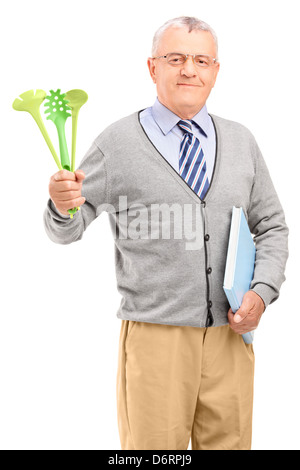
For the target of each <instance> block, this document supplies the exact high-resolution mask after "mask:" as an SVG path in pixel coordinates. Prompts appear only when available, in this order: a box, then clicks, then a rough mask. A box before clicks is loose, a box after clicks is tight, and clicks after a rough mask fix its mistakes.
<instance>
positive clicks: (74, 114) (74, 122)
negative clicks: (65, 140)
mask: <svg viewBox="0 0 300 470" xmlns="http://www.w3.org/2000/svg"><path fill="white" fill-rule="evenodd" d="M77 121H78V111H75V112H74V111H73V110H72V151H71V152H72V165H71V171H75V153H76V135H77Z"/></svg>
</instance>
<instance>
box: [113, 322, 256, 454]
mask: <svg viewBox="0 0 300 470" xmlns="http://www.w3.org/2000/svg"><path fill="white" fill-rule="evenodd" d="M253 378H254V352H253V347H252V345H246V344H245V343H244V341H243V338H242V336H240V335H238V334H236V333H234V332H233V331H232V330H231V328H230V327H229V325H225V326H220V327H210V328H195V327H189V326H171V325H160V324H154V323H143V322H135V321H129V320H122V325H121V332H120V344H119V363H118V374H117V407H118V425H119V433H120V441H121V447H122V449H123V450H132V449H135V450H158V449H163V450H170V449H172V450H182V449H183V450H186V449H187V448H188V445H189V441H190V438H191V441H192V442H191V443H192V450H250V448H251V434H252V406H253Z"/></svg>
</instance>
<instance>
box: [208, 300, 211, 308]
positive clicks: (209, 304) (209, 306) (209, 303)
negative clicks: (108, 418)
mask: <svg viewBox="0 0 300 470" xmlns="http://www.w3.org/2000/svg"><path fill="white" fill-rule="evenodd" d="M211 307H212V301H211V300H209V302H208V308H211Z"/></svg>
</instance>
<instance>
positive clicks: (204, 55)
mask: <svg viewBox="0 0 300 470" xmlns="http://www.w3.org/2000/svg"><path fill="white" fill-rule="evenodd" d="M170 54H180V55H184V56H185V61H184V62H183V64H185V63H186V61H187V58H188V57H189V56H191V57H192V58H193V62H194V64H195V65H197V67H202V68H207V67H212V66H213V65H216V64H217V63H218V59H216V58H215V57H213V56H211V55H208V54H184V53H183V52H168V53H167V54H165V55H160V56H158V57H151V59H166V58H167V56H168V55H170ZM198 55H200V56H203V57H210V58H211V59H213V61H214V63H213V64H211V65H198V64H196V62H195V57H196V56H198ZM167 63H168V64H169V65H171V66H172V67H178V66H179V65H183V64H170V63H169V62H167Z"/></svg>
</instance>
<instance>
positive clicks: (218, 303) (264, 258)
mask: <svg viewBox="0 0 300 470" xmlns="http://www.w3.org/2000/svg"><path fill="white" fill-rule="evenodd" d="M211 117H212V120H213V123H214V126H215V130H216V137H217V149H216V159H215V167H214V172H213V177H212V180H211V183H210V187H209V190H208V192H207V194H206V196H205V198H204V200H203V201H201V200H200V199H199V197H198V196H197V195H196V194H195V193H194V191H193V190H192V189H191V188H190V187H189V186H188V184H187V183H186V182H185V181H184V180H183V179H182V178H181V176H180V175H179V174H178V173H177V171H176V170H174V168H173V167H172V166H171V165H170V164H169V163H168V162H167V160H166V159H165V158H164V157H163V156H162V155H161V154H160V153H159V152H158V150H157V149H156V148H155V146H154V145H153V144H152V142H151V141H150V140H149V138H148V136H147V134H146V133H145V131H144V129H143V127H142V126H141V124H140V121H139V112H136V113H134V114H132V115H130V116H127V117H125V118H123V119H121V120H119V121H117V122H115V123H113V124H112V125H110V126H109V127H108V128H106V129H105V130H104V131H103V132H102V133H101V134H100V135H99V136H98V137H97V138H96V139H95V140H94V142H93V144H92V145H91V147H90V149H89V150H88V152H87V153H86V155H85V156H84V158H83V160H82V162H81V163H80V165H79V167H78V168H80V169H82V170H83V171H84V172H85V175H86V178H85V179H84V181H83V186H82V194H83V196H84V197H85V198H86V202H85V204H84V205H83V206H82V207H81V210H80V211H78V212H77V213H76V214H75V215H74V218H73V219H70V218H69V217H67V216H63V215H61V214H60V213H59V212H58V211H57V210H56V209H55V206H54V204H53V202H52V201H51V199H49V200H48V204H47V207H46V210H45V212H44V226H45V230H46V232H47V234H48V236H49V238H50V239H51V240H52V241H53V242H55V243H61V244H69V243H73V242H75V241H78V240H80V239H81V238H82V236H83V232H84V231H85V229H86V228H87V226H88V225H89V224H90V223H91V222H92V221H93V220H94V219H95V218H96V217H98V216H99V214H100V213H102V212H103V211H106V212H107V213H108V217H109V221H110V225H111V228H112V233H113V236H114V241H115V263H116V278H117V288H118V291H119V292H120V294H121V295H122V299H121V303H120V306H119V308H118V311H117V317H119V318H122V319H127V320H134V321H141V322H150V323H160V324H169V325H183V326H184V325H186V326H194V327H205V326H221V325H225V324H226V323H228V319H227V312H228V309H229V304H228V301H227V298H226V296H225V294H224V291H223V278H224V271H225V263H226V255H227V248H228V237H229V230H230V222H231V214H232V207H233V206H237V207H242V208H243V210H244V213H245V216H246V218H247V221H248V224H249V227H250V230H251V232H252V234H253V237H254V241H255V244H256V261H255V271H254V278H253V281H252V283H251V286H250V288H251V289H252V290H253V291H255V292H256V293H257V294H258V295H259V296H260V297H261V298H262V299H263V301H264V303H265V306H267V305H268V304H270V303H272V302H274V301H275V300H276V299H277V298H278V296H279V290H280V287H281V284H282V283H283V281H284V280H285V276H284V271H285V265H286V261H287V258H288V227H287V225H286V222H285V216H284V212H283V209H282V206H281V204H280V201H279V199H278V196H277V194H276V191H275V189H274V186H273V183H272V181H271V178H270V175H269V172H268V169H267V167H266V164H265V161H264V159H263V157H262V155H261V152H260V150H259V148H258V145H257V143H256V141H255V139H254V137H253V135H252V134H251V133H250V131H249V130H248V129H247V128H245V127H244V126H243V125H241V124H239V123H236V122H233V121H229V120H226V119H223V118H220V117H218V116H215V115H211Z"/></svg>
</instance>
